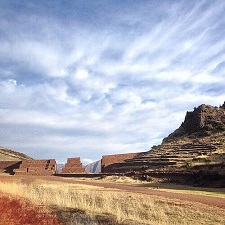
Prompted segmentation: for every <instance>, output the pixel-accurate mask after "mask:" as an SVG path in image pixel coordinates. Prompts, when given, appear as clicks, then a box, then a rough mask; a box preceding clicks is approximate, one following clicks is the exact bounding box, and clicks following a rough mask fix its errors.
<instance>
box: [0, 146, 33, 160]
mask: <svg viewBox="0 0 225 225" xmlns="http://www.w3.org/2000/svg"><path fill="white" fill-rule="evenodd" d="M23 159H32V158H30V157H29V156H27V155H25V154H23V153H20V152H16V151H12V150H9V149H6V148H3V147H0V161H19V160H23Z"/></svg>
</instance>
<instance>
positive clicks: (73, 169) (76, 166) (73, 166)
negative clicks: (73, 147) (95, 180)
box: [62, 158, 85, 173]
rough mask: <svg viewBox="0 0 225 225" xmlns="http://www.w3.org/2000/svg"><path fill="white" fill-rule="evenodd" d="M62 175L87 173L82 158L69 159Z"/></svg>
mask: <svg viewBox="0 0 225 225" xmlns="http://www.w3.org/2000/svg"><path fill="white" fill-rule="evenodd" d="M62 173H85V170H84V168H83V166H82V163H81V161H80V158H68V159H67V163H66V164H65V167H64V168H63V169H62Z"/></svg>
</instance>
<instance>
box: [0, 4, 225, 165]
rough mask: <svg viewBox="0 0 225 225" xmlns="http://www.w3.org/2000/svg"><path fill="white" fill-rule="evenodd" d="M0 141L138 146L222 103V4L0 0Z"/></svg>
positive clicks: (35, 146) (62, 150) (46, 154)
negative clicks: (202, 108) (195, 112)
mask: <svg viewBox="0 0 225 225" xmlns="http://www.w3.org/2000/svg"><path fill="white" fill-rule="evenodd" d="M0 6H1V7H0V146H4V147H7V148H10V149H13V150H17V151H21V152H23V153H25V154H28V155H29V156H31V157H34V158H38V159H44V158H55V159H56V160H58V161H60V162H65V161H66V159H67V158H68V157H81V158H82V160H83V162H85V163H87V162H89V161H94V160H98V159H100V158H101V156H102V155H105V154H116V153H126V152H136V151H147V150H149V149H150V148H151V146H152V145H155V144H160V143H161V141H162V138H163V137H165V136H167V135H168V134H169V133H171V132H172V131H173V130H174V129H176V128H177V127H178V126H179V125H180V124H181V122H182V121H183V120H184V116H185V113H186V111H191V110H192V109H193V107H195V106H198V105H200V104H202V103H205V104H210V105H217V106H218V105H220V104H223V102H224V101H225V82H224V81H225V75H224V71H225V13H224V12H225V2H224V1H222V0H221V1H220V0H218V1H213V0H212V1H201V0H199V1H196V0H190V1H186V0H184V1H180V0H179V1H178V0H171V1H168V0H165V1H163V0H157V1H156V0H148V1H145V0H141V1H140V0H129V1H128V0H123V1H121V0H85V1H83V0H76V1H62V0H61V1H60V0H48V1H46V0H43V1H41V0H39V1H36V0H33V1H23V0H21V1H16V0H14V1H13V0H0Z"/></svg>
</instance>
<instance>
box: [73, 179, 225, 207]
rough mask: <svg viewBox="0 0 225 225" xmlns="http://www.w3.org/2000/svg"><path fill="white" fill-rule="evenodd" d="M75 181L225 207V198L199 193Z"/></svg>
mask: <svg viewBox="0 0 225 225" xmlns="http://www.w3.org/2000/svg"><path fill="white" fill-rule="evenodd" d="M73 182H74V181H73ZM75 182H76V183H81V184H88V185H93V186H100V187H105V188H116V189H119V190H123V191H128V192H135V193H141V194H147V195H155V196H160V197H165V198H169V199H179V200H183V201H189V202H196V203H202V204H206V205H209V206H216V207H219V208H222V209H225V198H220V197H214V196H205V195H197V194H185V193H174V192H167V191H161V190H160V189H150V188H146V187H137V186H131V185H127V184H117V183H99V182H92V181H75Z"/></svg>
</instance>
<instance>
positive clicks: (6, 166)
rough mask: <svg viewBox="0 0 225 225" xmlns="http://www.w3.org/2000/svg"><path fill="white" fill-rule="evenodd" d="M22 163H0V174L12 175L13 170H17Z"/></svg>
mask: <svg viewBox="0 0 225 225" xmlns="http://www.w3.org/2000/svg"><path fill="white" fill-rule="evenodd" d="M21 163H22V161H0V172H2V173H9V174H14V172H13V170H15V169H18V168H19V167H20V164H21Z"/></svg>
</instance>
